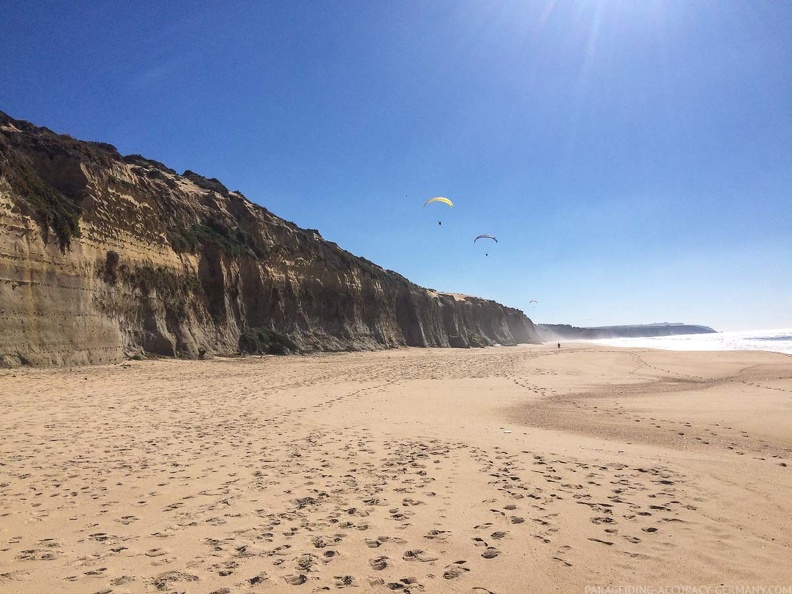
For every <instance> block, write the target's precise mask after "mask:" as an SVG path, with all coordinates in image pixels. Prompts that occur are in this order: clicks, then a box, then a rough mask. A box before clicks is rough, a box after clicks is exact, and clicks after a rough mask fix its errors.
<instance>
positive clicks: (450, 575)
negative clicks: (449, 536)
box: [443, 561, 470, 580]
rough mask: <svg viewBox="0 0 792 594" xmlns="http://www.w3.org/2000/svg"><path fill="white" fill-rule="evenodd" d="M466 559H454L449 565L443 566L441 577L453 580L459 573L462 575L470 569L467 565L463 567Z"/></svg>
mask: <svg viewBox="0 0 792 594" xmlns="http://www.w3.org/2000/svg"><path fill="white" fill-rule="evenodd" d="M465 563H467V561H454V562H453V563H452V564H451V565H449V566H448V567H446V568H445V570H444V571H443V577H444V578H445V579H447V580H453V579H455V578H458V577H459V576H460V575H463V574H464V573H465V572H466V571H470V569H469V568H468V567H465V566H464V564H465Z"/></svg>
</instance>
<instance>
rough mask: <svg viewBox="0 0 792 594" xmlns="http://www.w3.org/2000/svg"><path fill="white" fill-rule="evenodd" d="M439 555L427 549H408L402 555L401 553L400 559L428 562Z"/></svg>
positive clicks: (435, 559)
mask: <svg viewBox="0 0 792 594" xmlns="http://www.w3.org/2000/svg"><path fill="white" fill-rule="evenodd" d="M439 558H440V557H438V556H437V555H434V554H433V553H430V552H429V551H424V550H423V549H412V550H409V551H405V552H404V555H402V559H404V560H405V561H422V562H423V563H428V562H429V561H437V560H438V559H439Z"/></svg>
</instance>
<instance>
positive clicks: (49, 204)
mask: <svg viewBox="0 0 792 594" xmlns="http://www.w3.org/2000/svg"><path fill="white" fill-rule="evenodd" d="M0 177H4V178H5V179H6V180H7V181H8V183H9V185H10V186H11V189H12V190H13V191H14V193H15V194H16V196H17V197H19V198H20V199H21V201H22V202H23V203H24V205H25V206H27V207H28V208H29V209H30V210H31V211H32V214H33V218H34V219H35V220H36V221H37V222H38V224H39V226H40V228H41V233H42V235H43V237H44V243H49V240H50V232H52V233H54V234H55V238H56V239H57V241H58V245H59V247H60V249H61V251H62V252H65V251H66V250H67V249H68V248H69V245H70V244H71V240H72V238H73V237H80V214H81V212H82V211H81V209H80V204H79V202H80V197H79V196H76V197H73V198H70V197H68V196H66V195H65V194H63V193H62V192H60V191H58V190H57V189H56V188H54V187H53V186H52V185H50V184H49V183H47V182H46V181H45V180H44V179H42V178H41V176H40V175H39V174H38V172H37V171H36V168H35V167H34V166H33V163H32V162H31V161H30V159H28V158H26V157H24V156H22V155H20V154H19V153H18V152H17V151H15V150H13V148H12V147H10V146H9V145H8V144H7V143H6V142H5V141H4V140H3V138H2V137H0Z"/></svg>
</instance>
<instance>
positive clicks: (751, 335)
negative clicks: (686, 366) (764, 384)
mask: <svg viewBox="0 0 792 594" xmlns="http://www.w3.org/2000/svg"><path fill="white" fill-rule="evenodd" d="M591 342H594V343H596V344H603V345H610V346H621V347H638V348H649V349H665V350H669V351H772V352H775V353H785V354H788V355H792V328H786V329H781V330H741V331H735V332H718V333H716V334H680V335H677V336H658V337H655V338H609V339H602V340H592V341H591Z"/></svg>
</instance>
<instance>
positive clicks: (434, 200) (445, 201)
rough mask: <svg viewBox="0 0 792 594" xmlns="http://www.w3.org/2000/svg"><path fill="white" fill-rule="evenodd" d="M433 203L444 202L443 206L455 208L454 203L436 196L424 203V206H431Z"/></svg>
mask: <svg viewBox="0 0 792 594" xmlns="http://www.w3.org/2000/svg"><path fill="white" fill-rule="evenodd" d="M432 202H442V203H443V204H448V206H454V203H453V202H451V201H450V200H449V199H448V198H443V197H442V196H435V197H434V198H429V200H427V201H426V202H424V206H426V205H427V204H431V203H432Z"/></svg>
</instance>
